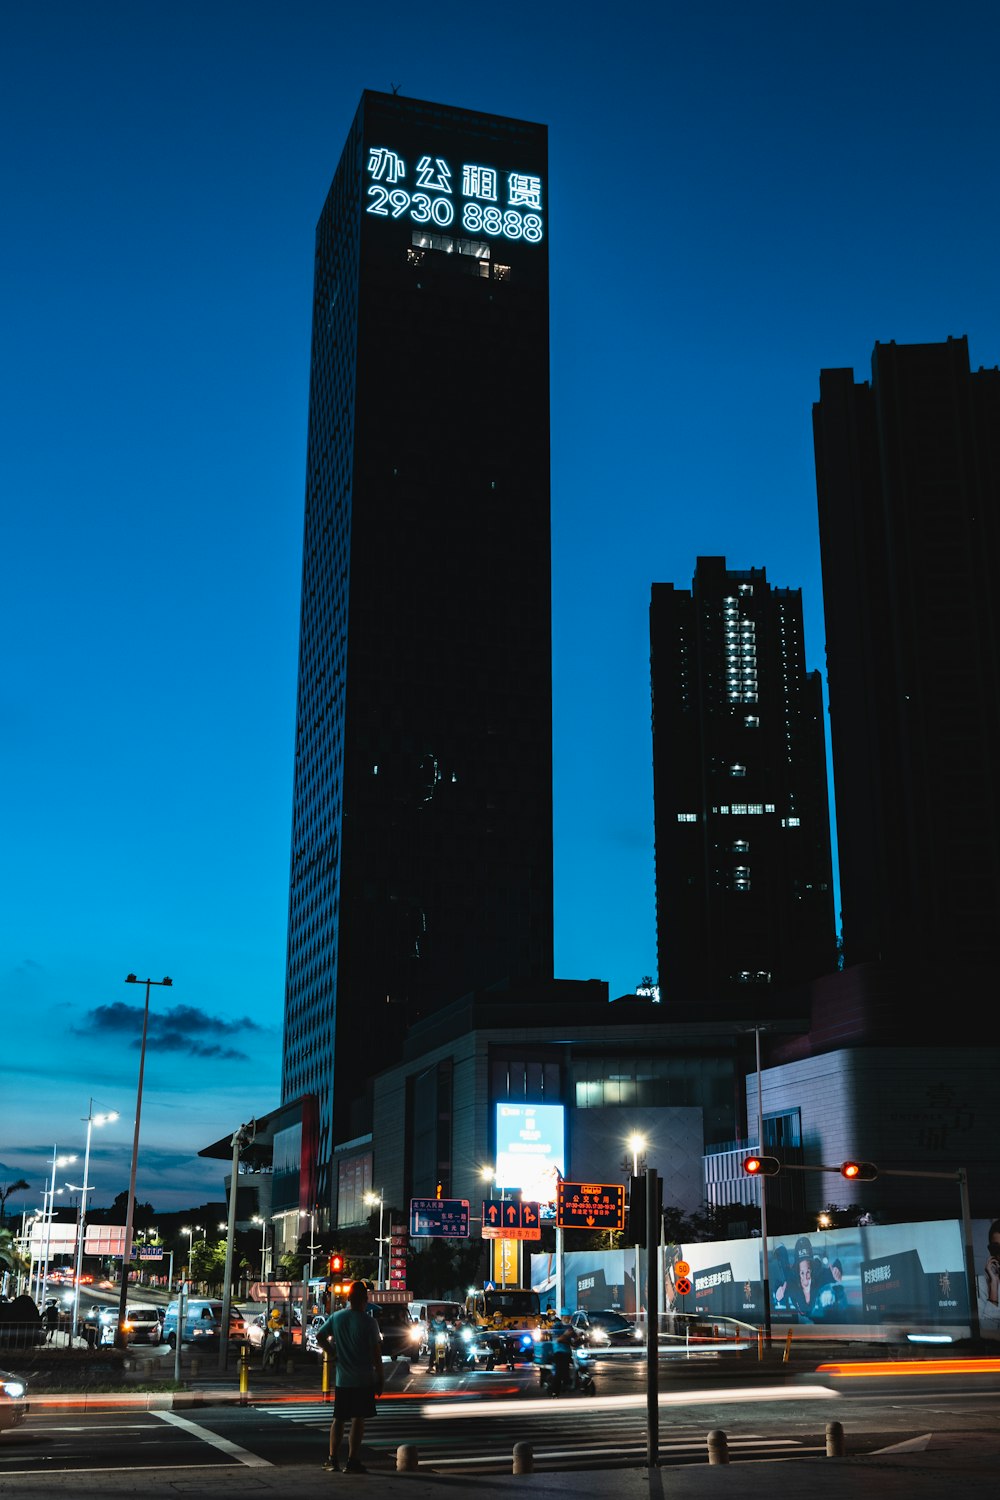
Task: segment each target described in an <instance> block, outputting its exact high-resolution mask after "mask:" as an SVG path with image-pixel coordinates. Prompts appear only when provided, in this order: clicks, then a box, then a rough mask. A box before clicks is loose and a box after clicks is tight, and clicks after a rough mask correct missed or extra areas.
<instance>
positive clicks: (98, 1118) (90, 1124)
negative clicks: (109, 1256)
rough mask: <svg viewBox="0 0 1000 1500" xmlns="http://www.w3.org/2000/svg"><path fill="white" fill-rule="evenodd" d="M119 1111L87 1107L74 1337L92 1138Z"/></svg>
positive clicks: (77, 1315) (81, 1269) (74, 1332)
mask: <svg viewBox="0 0 1000 1500" xmlns="http://www.w3.org/2000/svg"><path fill="white" fill-rule="evenodd" d="M117 1118H118V1111H117V1110H116V1109H112V1110H109V1111H108V1113H107V1114H104V1115H95V1114H94V1101H93V1099H91V1101H90V1104H89V1105H88V1106H87V1147H86V1150H85V1151H84V1153H83V1187H82V1189H81V1191H80V1220H79V1228H78V1229H77V1237H76V1290H75V1292H74V1294H73V1335H72V1336H73V1337H74V1338H75V1337H76V1331H77V1329H78V1328H79V1326H80V1275H81V1273H82V1271H83V1233H84V1229H85V1228H86V1224H87V1194H88V1193H89V1192H91V1191H92V1189H91V1186H90V1176H89V1173H90V1137H91V1134H92V1132H93V1129H94V1126H95V1125H110V1124H111V1122H112V1121H113V1120H117Z"/></svg>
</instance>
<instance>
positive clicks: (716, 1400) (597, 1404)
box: [420, 1385, 838, 1419]
mask: <svg viewBox="0 0 1000 1500" xmlns="http://www.w3.org/2000/svg"><path fill="white" fill-rule="evenodd" d="M837 1399H838V1398H837V1392H836V1391H831V1390H830V1388H829V1386H825V1385H796V1386H788V1385H770V1386H758V1387H756V1389H747V1388H746V1387H740V1388H736V1389H727V1390H721V1391H720V1390H711V1391H672V1392H668V1393H666V1394H664V1393H662V1392H661V1394H660V1401H659V1404H660V1406H685V1407H687V1406H714V1405H719V1404H725V1403H728V1402H731V1401H738V1402H739V1403H740V1404H741V1405H744V1404H747V1403H749V1402H759V1401H766V1402H772V1401H830V1400H833V1401H836V1400H837ZM645 1405H646V1396H645V1392H643V1393H642V1394H641V1395H634V1396H590V1397H588V1398H587V1401H586V1410H587V1411H588V1412H593V1411H624V1410H629V1409H637V1408H639V1407H645ZM560 1409H561V1408H560ZM512 1411H516V1412H517V1413H518V1415H519V1416H520V1415H524V1416H533V1417H551V1416H552V1412H553V1407H552V1403H551V1402H550V1401H539V1400H538V1398H537V1396H535V1397H529V1398H528V1399H525V1400H520V1401H518V1400H512V1401H476V1402H475V1403H473V1402H469V1403H461V1404H460V1403H458V1402H454V1403H451V1404H448V1405H445V1404H444V1403H441V1404H439V1405H438V1404H436V1405H434V1406H424V1407H422V1408H421V1412H420V1415H421V1416H422V1417H429V1418H431V1419H435V1418H448V1419H451V1418H453V1417H489V1416H500V1415H507V1416H509V1415H510V1413H511V1412H512Z"/></svg>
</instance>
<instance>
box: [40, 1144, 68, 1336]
mask: <svg viewBox="0 0 1000 1500" xmlns="http://www.w3.org/2000/svg"><path fill="white" fill-rule="evenodd" d="M71 1161H76V1157H75V1156H60V1155H59V1147H58V1146H53V1147H52V1186H51V1187H50V1188H49V1214H48V1219H47V1220H46V1224H45V1264H44V1266H43V1269H42V1293H41V1298H40V1301H41V1304H42V1306H43V1307H44V1306H45V1293H46V1292H47V1290H48V1286H49V1253H50V1250H51V1246H52V1213H53V1210H54V1208H55V1200H56V1193H57V1192H58V1193H61V1192H62V1188H57V1187H56V1167H68V1166H69V1164H70V1162H71Z"/></svg>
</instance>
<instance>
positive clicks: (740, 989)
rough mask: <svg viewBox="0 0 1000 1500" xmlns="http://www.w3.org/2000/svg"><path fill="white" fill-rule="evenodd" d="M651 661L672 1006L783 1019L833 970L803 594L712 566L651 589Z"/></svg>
mask: <svg viewBox="0 0 1000 1500" xmlns="http://www.w3.org/2000/svg"><path fill="white" fill-rule="evenodd" d="M650 661H651V673H652V689H653V796H654V804H655V826H656V927H657V946H658V951H659V966H660V976H659V977H660V994H661V997H662V1000H663V1004H664V1007H665V1008H666V1007H668V1006H673V1007H687V1006H689V1005H691V1004H692V1003H694V1005H695V1009H693V1010H692V1011H690V1012H689V1015H690V1016H692V1017H693V1018H695V1019H697V1018H699V1017H707V1016H709V1015H711V1014H712V1012H713V1010H717V1011H718V1012H719V1013H722V1012H727V1013H730V1014H732V1013H736V1012H738V1013H739V1014H741V1015H743V1016H747V1015H758V1016H763V1015H765V1014H767V1013H768V1012H772V1013H773V1011H774V1001H773V1000H772V996H774V995H775V994H776V993H777V992H778V991H779V990H780V989H782V988H783V987H785V986H788V985H793V984H797V983H799V982H801V981H804V980H808V979H812V978H815V977H816V976H818V975H820V974H824V973H828V972H830V971H831V970H832V969H833V968H834V967H835V939H834V921H833V894H832V878H831V861H830V818H829V809H828V803H827V781H826V757H825V749H824V738H823V704H822V691H821V683H820V676H819V673H818V672H807V671H806V666H805V648H804V644H803V635H802V595H801V592H800V590H798V589H779V588H772V587H771V586H770V585H769V584H768V582H767V574H766V572H765V570H764V569H763V568H751V569H749V570H748V571H746V572H737V571H734V570H732V569H727V568H726V562H725V558H721V557H700V558H699V559H698V564H697V568H696V570H695V575H694V582H693V584H692V587H691V589H690V590H687V589H676V588H674V586H673V585H672V584H669V583H654V585H653V591H652V602H651V605H650ZM668 1014H669V1012H668Z"/></svg>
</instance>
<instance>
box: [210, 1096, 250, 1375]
mask: <svg viewBox="0 0 1000 1500" xmlns="http://www.w3.org/2000/svg"><path fill="white" fill-rule="evenodd" d="M256 1134H257V1124H256V1121H254V1120H251V1121H250V1124H249V1125H241V1126H240V1128H239V1130H235V1131H234V1132H233V1175H232V1177H231V1178H230V1180H229V1222H228V1223H227V1224H226V1226H225V1228H226V1270H225V1280H224V1281H223V1283H222V1328H221V1329H220V1334H221V1337H220V1339H219V1369H220V1370H224V1369H225V1368H226V1361H227V1359H228V1358H229V1308H230V1305H231V1300H232V1295H233V1244H234V1241H235V1239H236V1177H237V1174H238V1172H239V1170H240V1151H241V1149H242V1148H243V1147H244V1146H249V1145H250V1143H251V1142H252V1141H253V1139H254V1137H255V1136H256ZM219 1227H220V1229H221V1228H222V1225H220V1226H219Z"/></svg>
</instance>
